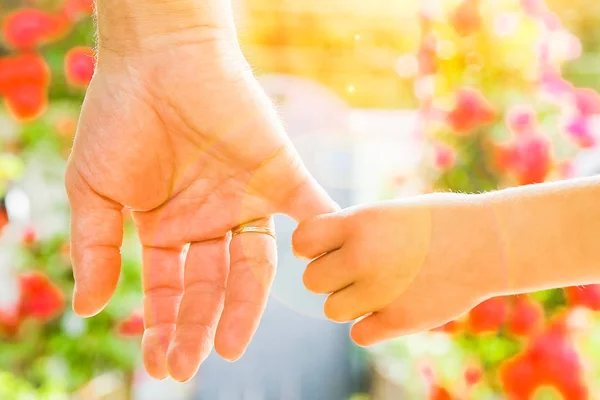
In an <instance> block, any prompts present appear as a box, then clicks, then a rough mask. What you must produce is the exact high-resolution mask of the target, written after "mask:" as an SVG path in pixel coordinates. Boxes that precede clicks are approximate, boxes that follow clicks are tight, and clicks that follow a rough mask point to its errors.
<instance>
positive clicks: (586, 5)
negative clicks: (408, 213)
mask: <svg viewBox="0 0 600 400" xmlns="http://www.w3.org/2000/svg"><path fill="white" fill-rule="evenodd" d="M427 4H429V5H431V4H435V6H430V7H423V9H422V10H421V13H420V17H419V18H420V24H421V43H420V45H419V47H418V49H417V50H416V52H415V54H414V56H412V57H414V59H415V60H417V61H418V70H417V71H416V72H415V76H413V77H412V79H413V84H414V92H415V95H416V96H417V98H418V99H419V102H420V111H419V112H420V123H419V125H418V130H419V131H418V132H417V133H418V134H419V135H420V136H421V137H423V138H424V139H425V140H426V141H427V142H428V143H429V144H430V146H428V148H427V154H426V155H425V157H424V160H423V169H422V173H423V179H424V181H425V182H427V183H428V184H429V190H430V191H454V192H463V193H482V192H487V191H491V190H496V189H498V188H505V187H511V186H518V185H528V184H535V183H541V182H545V181H553V180H560V179H565V178H569V177H572V176H573V175H572V174H573V170H572V168H571V160H572V158H573V157H574V156H576V155H577V154H578V152H579V151H580V150H581V149H582V148H586V149H587V148H593V147H596V146H597V145H598V143H599V139H600V135H599V133H600V129H599V125H598V118H599V115H600V95H598V93H597V92H596V91H595V90H594V88H597V87H598V86H597V85H598V83H597V82H596V81H597V79H595V78H596V77H595V74H597V71H598V69H597V68H595V67H594V65H596V63H597V61H595V60H596V59H597V54H598V49H599V48H600V47H599V46H600V40H599V39H600V38H598V37H597V36H598V34H599V33H600V32H599V31H598V28H597V25H598V24H597V23H596V22H594V21H597V20H598V18H600V5H599V4H596V3H592V2H590V1H583V0H575V1H569V2H567V1H561V0H556V1H552V0H550V1H549V2H548V5H546V4H545V3H544V1H543V0H502V1H498V0H464V1H458V0H457V1H454V0H446V1H444V0H442V1H437V2H435V1H433V2H427ZM548 6H549V7H548ZM580 38H581V40H580ZM403 60H404V62H407V63H410V62H412V61H411V58H410V57H407V56H406V55H405V56H404V58H403ZM598 311H600V286H598V285H590V286H586V287H580V288H565V289H555V290H546V291H542V292H538V293H532V294H529V295H521V296H508V297H500V298H492V299H488V300H486V301H484V302H483V303H481V304H480V305H478V306H477V307H475V308H474V309H473V310H471V311H470V312H469V313H468V314H467V315H465V316H462V317H461V318H459V319H457V320H456V321H450V322H448V323H447V324H446V325H444V326H442V327H439V328H436V329H434V330H433V332H431V333H429V334H422V335H415V336H413V337H410V338H403V339H399V340H396V341H392V342H390V343H388V344H384V345H382V346H380V348H378V349H377V350H376V351H375V352H374V357H375V362H376V365H387V366H388V368H389V365H397V366H404V367H403V368H399V371H403V372H402V373H399V374H393V373H392V379H394V380H397V381H398V382H400V383H401V384H402V385H405V386H407V387H409V388H410V393H412V397H410V396H409V397H410V398H430V399H432V400H434V399H436V400H441V399H465V398H468V399H497V398H508V399H530V398H535V399H542V398H544V399H546V398H547V399H560V398H564V399H568V400H577V399H588V398H594V396H593V394H597V393H599V392H600V380H599V379H598V377H599V376H600V375H598V371H599V370H600V364H599V363H598V362H597V360H596V358H597V357H595V356H596V355H597V354H598V352H599V351H600V347H599V346H600V342H598V340H597V339H595V337H596V331H597V329H598V326H600V318H599V317H598V315H597V314H596V313H597V312H598ZM407 370H410V371H411V373H410V374H407V373H406V371H407Z"/></svg>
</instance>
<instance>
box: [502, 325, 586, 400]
mask: <svg viewBox="0 0 600 400" xmlns="http://www.w3.org/2000/svg"><path fill="white" fill-rule="evenodd" d="M500 381H501V383H502V385H503V387H504V389H505V391H506V393H507V395H508V397H509V398H511V399H524V400H525V399H529V398H530V397H531V395H532V394H533V393H534V392H535V390H537V389H538V388H540V387H543V386H550V387H553V388H555V389H556V390H557V391H558V392H559V393H560V394H561V395H562V396H563V397H564V398H565V399H569V400H584V399H587V398H588V393H587V388H586V386H585V382H584V379H583V369H582V366H581V362H580V360H579V356H578V354H577V351H576V350H575V349H574V348H573V347H572V345H571V344H570V343H569V339H568V337H567V336H566V334H565V332H564V330H563V329H560V324H558V325H551V327H550V328H549V329H548V330H547V331H546V332H544V333H543V334H542V335H540V336H539V337H537V338H536V339H535V340H533V341H532V342H531V343H530V345H529V347H528V348H527V349H526V350H525V351H524V352H523V353H521V354H519V355H517V356H516V357H515V358H513V359H512V360H509V361H508V362H506V363H505V364H504V365H503V366H502V367H501V369H500Z"/></svg>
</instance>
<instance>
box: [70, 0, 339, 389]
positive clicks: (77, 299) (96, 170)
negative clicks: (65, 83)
mask: <svg viewBox="0 0 600 400" xmlns="http://www.w3.org/2000/svg"><path fill="white" fill-rule="evenodd" d="M97 7H98V10H97V11H98V26H99V50H98V67H97V71H96V73H95V75H94V78H93V79H92V82H91V84H90V87H89V89H88V93H87V96H86V99H85V102H84V105H83V109H82V114H81V119H80V123H79V129H78V132H77V136H76V139H75V144H74V147H73V152H72V154H71V157H70V160H69V164H68V168H67V174H66V186H67V192H68V194H69V200H70V204H71V211H72V227H71V230H72V257H73V263H74V274H75V281H76V286H75V293H74V309H75V311H76V312H77V313H78V314H80V315H82V316H91V315H94V314H96V313H98V312H99V311H100V310H101V309H102V308H103V307H104V306H105V305H106V304H107V302H108V301H109V299H110V297H111V295H112V293H113V291H114V290H115V287H116V285H117V282H118V279H119V269H120V262H121V258H120V251H119V248H120V246H121V241H122V229H123V226H122V225H123V217H122V211H123V209H127V210H130V211H131V212H132V215H133V218H134V221H135V224H136V226H137V229H138V233H139V237H140V241H141V244H142V246H143V266H142V269H143V288H144V293H145V300H144V311H145V313H144V314H145V315H144V319H145V325H146V331H145V333H144V337H143V342H142V346H143V355H144V362H145V366H146V368H147V370H148V372H149V373H150V374H151V375H152V376H153V377H156V378H165V377H166V376H167V375H168V374H170V375H171V376H172V377H174V378H175V379H177V380H180V381H185V380H188V379H190V378H191V377H192V376H193V375H194V374H195V372H196V370H197V368H198V366H199V365H200V363H201V362H202V361H203V360H204V359H205V358H206V357H207V356H208V354H209V353H210V351H211V349H212V347H213V343H214V347H215V349H216V351H217V352H218V353H219V354H220V355H221V356H222V357H223V358H225V359H228V360H235V359H237V358H238V357H240V356H241V355H242V354H243V352H244V350H245V348H246V346H247V345H248V343H249V341H250V339H251V337H252V335H253V333H254V331H255V330H256V328H257V325H258V322H259V319H260V316H261V314H262V312H263V310H264V307H265V303H266V301H267V296H268V291H269V288H270V285H271V282H272V279H273V276H274V269H275V265H276V246H275V242H274V240H273V239H272V238H271V237H270V236H268V235H263V234H242V235H237V236H235V237H233V238H232V236H231V233H230V232H231V230H232V229H233V228H235V227H236V226H238V225H240V224H243V223H247V222H253V224H254V225H265V226H269V225H272V219H271V216H272V215H273V214H274V213H277V212H281V213H286V214H288V215H290V216H292V217H293V218H295V219H296V220H302V219H304V218H306V217H309V216H312V215H316V214H321V213H327V212H331V211H333V210H334V209H335V207H336V205H335V204H334V203H333V202H332V201H331V200H330V199H329V197H327V195H326V194H324V192H323V191H322V189H321V188H320V187H319V186H318V184H317V183H316V182H315V181H314V180H313V179H312V178H311V176H310V175H309V174H308V172H307V171H306V169H305V167H304V166H303V164H302V162H301V160H300V159H299V157H298V155H297V153H296V151H295V150H294V148H293V146H292V145H291V144H290V142H289V140H288V138H287V137H286V135H285V132H284V130H283V129H282V126H281V124H280V123H279V121H278V118H277V116H276V113H275V112H274V109H273V107H272V105H271V103H270V101H269V100H268V99H267V97H266V95H265V94H264V92H263V91H262V89H261V88H260V86H259V85H258V83H257V81H256V80H255V78H254V76H253V74H252V71H251V70H250V68H249V66H248V64H247V63H246V61H245V59H244V57H243V55H242V52H241V50H240V48H239V45H238V42H237V38H236V32H235V29H234V24H233V18H232V13H231V9H230V5H229V1H227V0H171V1H168V2H165V1H161V0H99V1H98V2H97ZM187 244H190V246H189V250H188V251H187V255H186V256H185V257H183V253H184V249H185V248H186V245H187Z"/></svg>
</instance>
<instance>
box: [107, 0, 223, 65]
mask: <svg viewBox="0 0 600 400" xmlns="http://www.w3.org/2000/svg"><path fill="white" fill-rule="evenodd" d="M96 9H97V10H96V12H97V23H98V52H99V54H106V53H111V54H113V55H117V56H122V57H127V56H135V55H140V54H144V53H150V54H152V53H156V52H157V51H166V50H168V49H169V47H171V46H178V45H187V44H195V43H210V42H213V41H217V40H219V39H221V38H223V37H235V27H234V23H233V13H232V11H231V3H230V0H97V4H96Z"/></svg>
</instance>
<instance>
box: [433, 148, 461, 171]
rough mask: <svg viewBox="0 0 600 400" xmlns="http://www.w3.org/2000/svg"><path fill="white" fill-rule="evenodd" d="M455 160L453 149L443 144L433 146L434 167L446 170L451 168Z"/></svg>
mask: <svg viewBox="0 0 600 400" xmlns="http://www.w3.org/2000/svg"><path fill="white" fill-rule="evenodd" d="M455 160H456V153H455V152H454V149H452V148H451V147H449V146H446V145H444V144H438V145H436V146H435V166H436V167H438V168H439V169H448V168H450V167H452V165H453V164H454V161H455Z"/></svg>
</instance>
